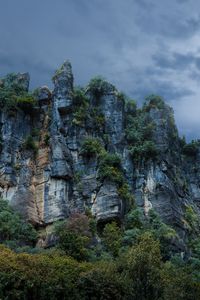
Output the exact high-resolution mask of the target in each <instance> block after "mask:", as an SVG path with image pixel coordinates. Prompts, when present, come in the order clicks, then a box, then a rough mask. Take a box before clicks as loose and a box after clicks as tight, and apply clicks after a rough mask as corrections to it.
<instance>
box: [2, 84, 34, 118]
mask: <svg viewBox="0 0 200 300" xmlns="http://www.w3.org/2000/svg"><path fill="white" fill-rule="evenodd" d="M36 104H37V101H36V100H35V98H34V96H33V95H31V94H29V93H28V92H25V91H24V90H22V88H21V87H19V86H16V84H15V85H11V86H6V87H5V86H2V87H0V107H2V108H4V109H6V110H16V109H19V108H20V109H22V110H23V111H24V112H25V113H32V112H33V109H34V107H35V105H36Z"/></svg>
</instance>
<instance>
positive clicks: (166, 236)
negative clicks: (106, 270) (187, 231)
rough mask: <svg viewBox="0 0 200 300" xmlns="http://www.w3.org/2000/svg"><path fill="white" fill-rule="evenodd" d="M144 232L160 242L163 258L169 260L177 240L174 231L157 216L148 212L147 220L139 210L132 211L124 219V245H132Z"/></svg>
mask: <svg viewBox="0 0 200 300" xmlns="http://www.w3.org/2000/svg"><path fill="white" fill-rule="evenodd" d="M144 232H149V233H151V234H152V236H153V237H154V238H155V239H156V240H158V241H159V242H160V248H161V253H162V256H163V258H165V259H169V258H170V257H171V256H172V255H173V254H174V249H173V243H174V241H176V240H177V239H178V236H177V234H176V232H175V231H174V229H172V228H171V227H170V226H168V225H166V224H165V223H164V222H162V220H161V219H160V217H159V215H158V214H157V213H156V212H155V211H154V210H152V209H151V210H150V211H149V215H148V218H147V217H145V216H144V213H143V211H142V210H141V209H139V208H134V209H132V210H131V211H130V212H129V213H128V214H127V215H126V219H125V232H124V237H123V241H124V245H125V246H127V245H129V246H130V245H133V244H135V243H136V242H137V240H138V238H139V237H140V236H141V234H143V233H144Z"/></svg>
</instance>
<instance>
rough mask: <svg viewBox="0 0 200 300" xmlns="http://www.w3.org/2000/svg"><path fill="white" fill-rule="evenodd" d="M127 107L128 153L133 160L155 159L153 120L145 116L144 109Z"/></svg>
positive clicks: (156, 152)
mask: <svg viewBox="0 0 200 300" xmlns="http://www.w3.org/2000/svg"><path fill="white" fill-rule="evenodd" d="M133 107H134V108H133V109H131V108H130V104H129V109H127V114H126V130H125V132H126V139H127V142H128V144H129V150H130V154H131V156H132V159H133V160H134V161H135V162H140V161H141V160H143V161H145V160H149V159H155V158H156V157H157V154H158V150H157V147H156V145H155V143H154V141H153V131H154V129H155V124H154V122H153V121H152V120H151V119H150V118H149V117H148V116H147V114H146V112H145V110H136V108H135V106H134V105H133Z"/></svg>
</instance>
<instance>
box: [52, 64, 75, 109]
mask: <svg viewBox="0 0 200 300" xmlns="http://www.w3.org/2000/svg"><path fill="white" fill-rule="evenodd" d="M53 83H54V85H55V88H54V91H53V100H54V102H55V107H56V108H57V109H58V110H59V112H60V113H66V112H67V111H68V110H69V109H70V108H71V106H72V93H73V74H72V67H71V64H70V62H69V61H65V62H64V64H63V65H62V66H61V68H60V69H59V70H57V71H56V73H55V75H54V77H53Z"/></svg>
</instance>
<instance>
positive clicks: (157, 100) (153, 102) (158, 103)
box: [143, 94, 165, 112]
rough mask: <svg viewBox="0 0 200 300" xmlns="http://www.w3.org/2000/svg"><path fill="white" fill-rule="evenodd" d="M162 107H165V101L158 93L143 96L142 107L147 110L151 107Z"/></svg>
mask: <svg viewBox="0 0 200 300" xmlns="http://www.w3.org/2000/svg"><path fill="white" fill-rule="evenodd" d="M164 107H165V102H164V100H163V98H162V97H160V96H158V95H153V94H152V95H149V96H148V97H146V98H145V103H144V106H143V109H144V110H145V111H147V112H148V111H150V109H152V108H158V109H163V108H164Z"/></svg>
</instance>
